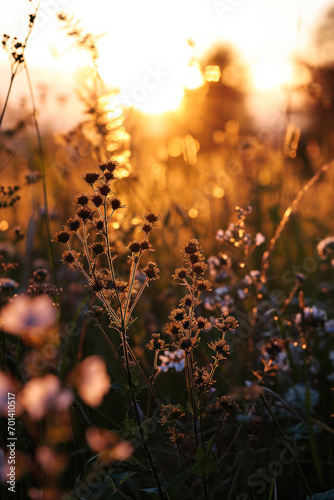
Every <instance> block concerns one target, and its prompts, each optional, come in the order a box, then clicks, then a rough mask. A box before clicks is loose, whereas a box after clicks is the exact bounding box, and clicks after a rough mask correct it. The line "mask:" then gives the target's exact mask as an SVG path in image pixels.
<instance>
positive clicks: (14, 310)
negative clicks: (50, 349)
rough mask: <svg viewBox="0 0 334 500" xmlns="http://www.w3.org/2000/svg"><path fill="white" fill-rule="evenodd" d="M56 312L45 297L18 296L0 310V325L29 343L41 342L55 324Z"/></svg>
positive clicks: (7, 331)
mask: <svg viewBox="0 0 334 500" xmlns="http://www.w3.org/2000/svg"><path fill="white" fill-rule="evenodd" d="M56 318H57V311H56V308H55V307H54V306H53V305H52V301H51V299H50V298H49V297H47V296H45V295H40V296H38V297H33V298H32V297H28V296H27V295H19V296H18V297H15V298H14V299H13V300H12V301H11V302H9V303H8V304H7V305H5V307H3V309H2V310H1V323H2V326H3V329H4V331H5V332H6V333H10V334H12V335H15V336H17V337H21V338H22V339H23V340H26V341H28V343H30V342H31V341H33V343H36V341H37V343H38V340H39V339H40V340H43V339H44V337H45V335H46V333H47V330H48V329H50V328H51V327H52V326H53V325H54V324H55V322H56Z"/></svg>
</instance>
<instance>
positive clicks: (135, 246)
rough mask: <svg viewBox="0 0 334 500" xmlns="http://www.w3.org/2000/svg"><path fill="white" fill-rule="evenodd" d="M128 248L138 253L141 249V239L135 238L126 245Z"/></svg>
mask: <svg viewBox="0 0 334 500" xmlns="http://www.w3.org/2000/svg"><path fill="white" fill-rule="evenodd" d="M126 248H127V250H130V252H132V253H138V252H140V250H141V241H139V240H134V241H132V242H131V243H129V245H128V246H127V247H126Z"/></svg>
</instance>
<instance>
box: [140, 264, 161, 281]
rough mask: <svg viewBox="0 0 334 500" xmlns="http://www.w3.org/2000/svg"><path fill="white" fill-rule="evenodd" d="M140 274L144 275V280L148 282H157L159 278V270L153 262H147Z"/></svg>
mask: <svg viewBox="0 0 334 500" xmlns="http://www.w3.org/2000/svg"><path fill="white" fill-rule="evenodd" d="M142 272H143V273H144V274H145V276H146V278H148V279H149V280H153V281H154V280H157V279H158V278H159V272H160V271H159V268H158V266H157V265H156V263H155V262H149V263H148V264H147V266H145V267H144V268H143V269H142Z"/></svg>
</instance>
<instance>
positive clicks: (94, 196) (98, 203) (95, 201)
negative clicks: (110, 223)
mask: <svg viewBox="0 0 334 500" xmlns="http://www.w3.org/2000/svg"><path fill="white" fill-rule="evenodd" d="M90 201H91V202H92V203H93V205H95V206H96V208H98V207H100V206H101V205H102V203H103V197H102V196H101V195H99V194H92V195H91V197H90Z"/></svg>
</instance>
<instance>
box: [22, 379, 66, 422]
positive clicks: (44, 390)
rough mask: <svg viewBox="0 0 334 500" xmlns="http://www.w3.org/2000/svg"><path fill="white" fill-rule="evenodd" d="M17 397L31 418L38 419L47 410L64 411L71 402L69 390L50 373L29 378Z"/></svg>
mask: <svg viewBox="0 0 334 500" xmlns="http://www.w3.org/2000/svg"><path fill="white" fill-rule="evenodd" d="M18 398H19V401H20V403H21V404H22V406H23V408H24V409H25V410H26V412H27V413H28V414H29V416H30V418H32V420H40V419H41V418H43V417H44V415H46V413H48V412H49V411H57V412H61V411H64V410H66V409H67V408H68V407H69V406H70V405H71V404H72V402H73V395H72V393H71V392H70V390H69V389H63V388H62V387H61V385H60V381H59V379H58V378H57V377H56V376H55V375H51V374H49V375H46V376H45V377H35V378H33V379H31V380H29V382H27V383H26V385H25V386H24V388H23V389H22V391H21V392H20V393H19V396H18Z"/></svg>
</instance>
